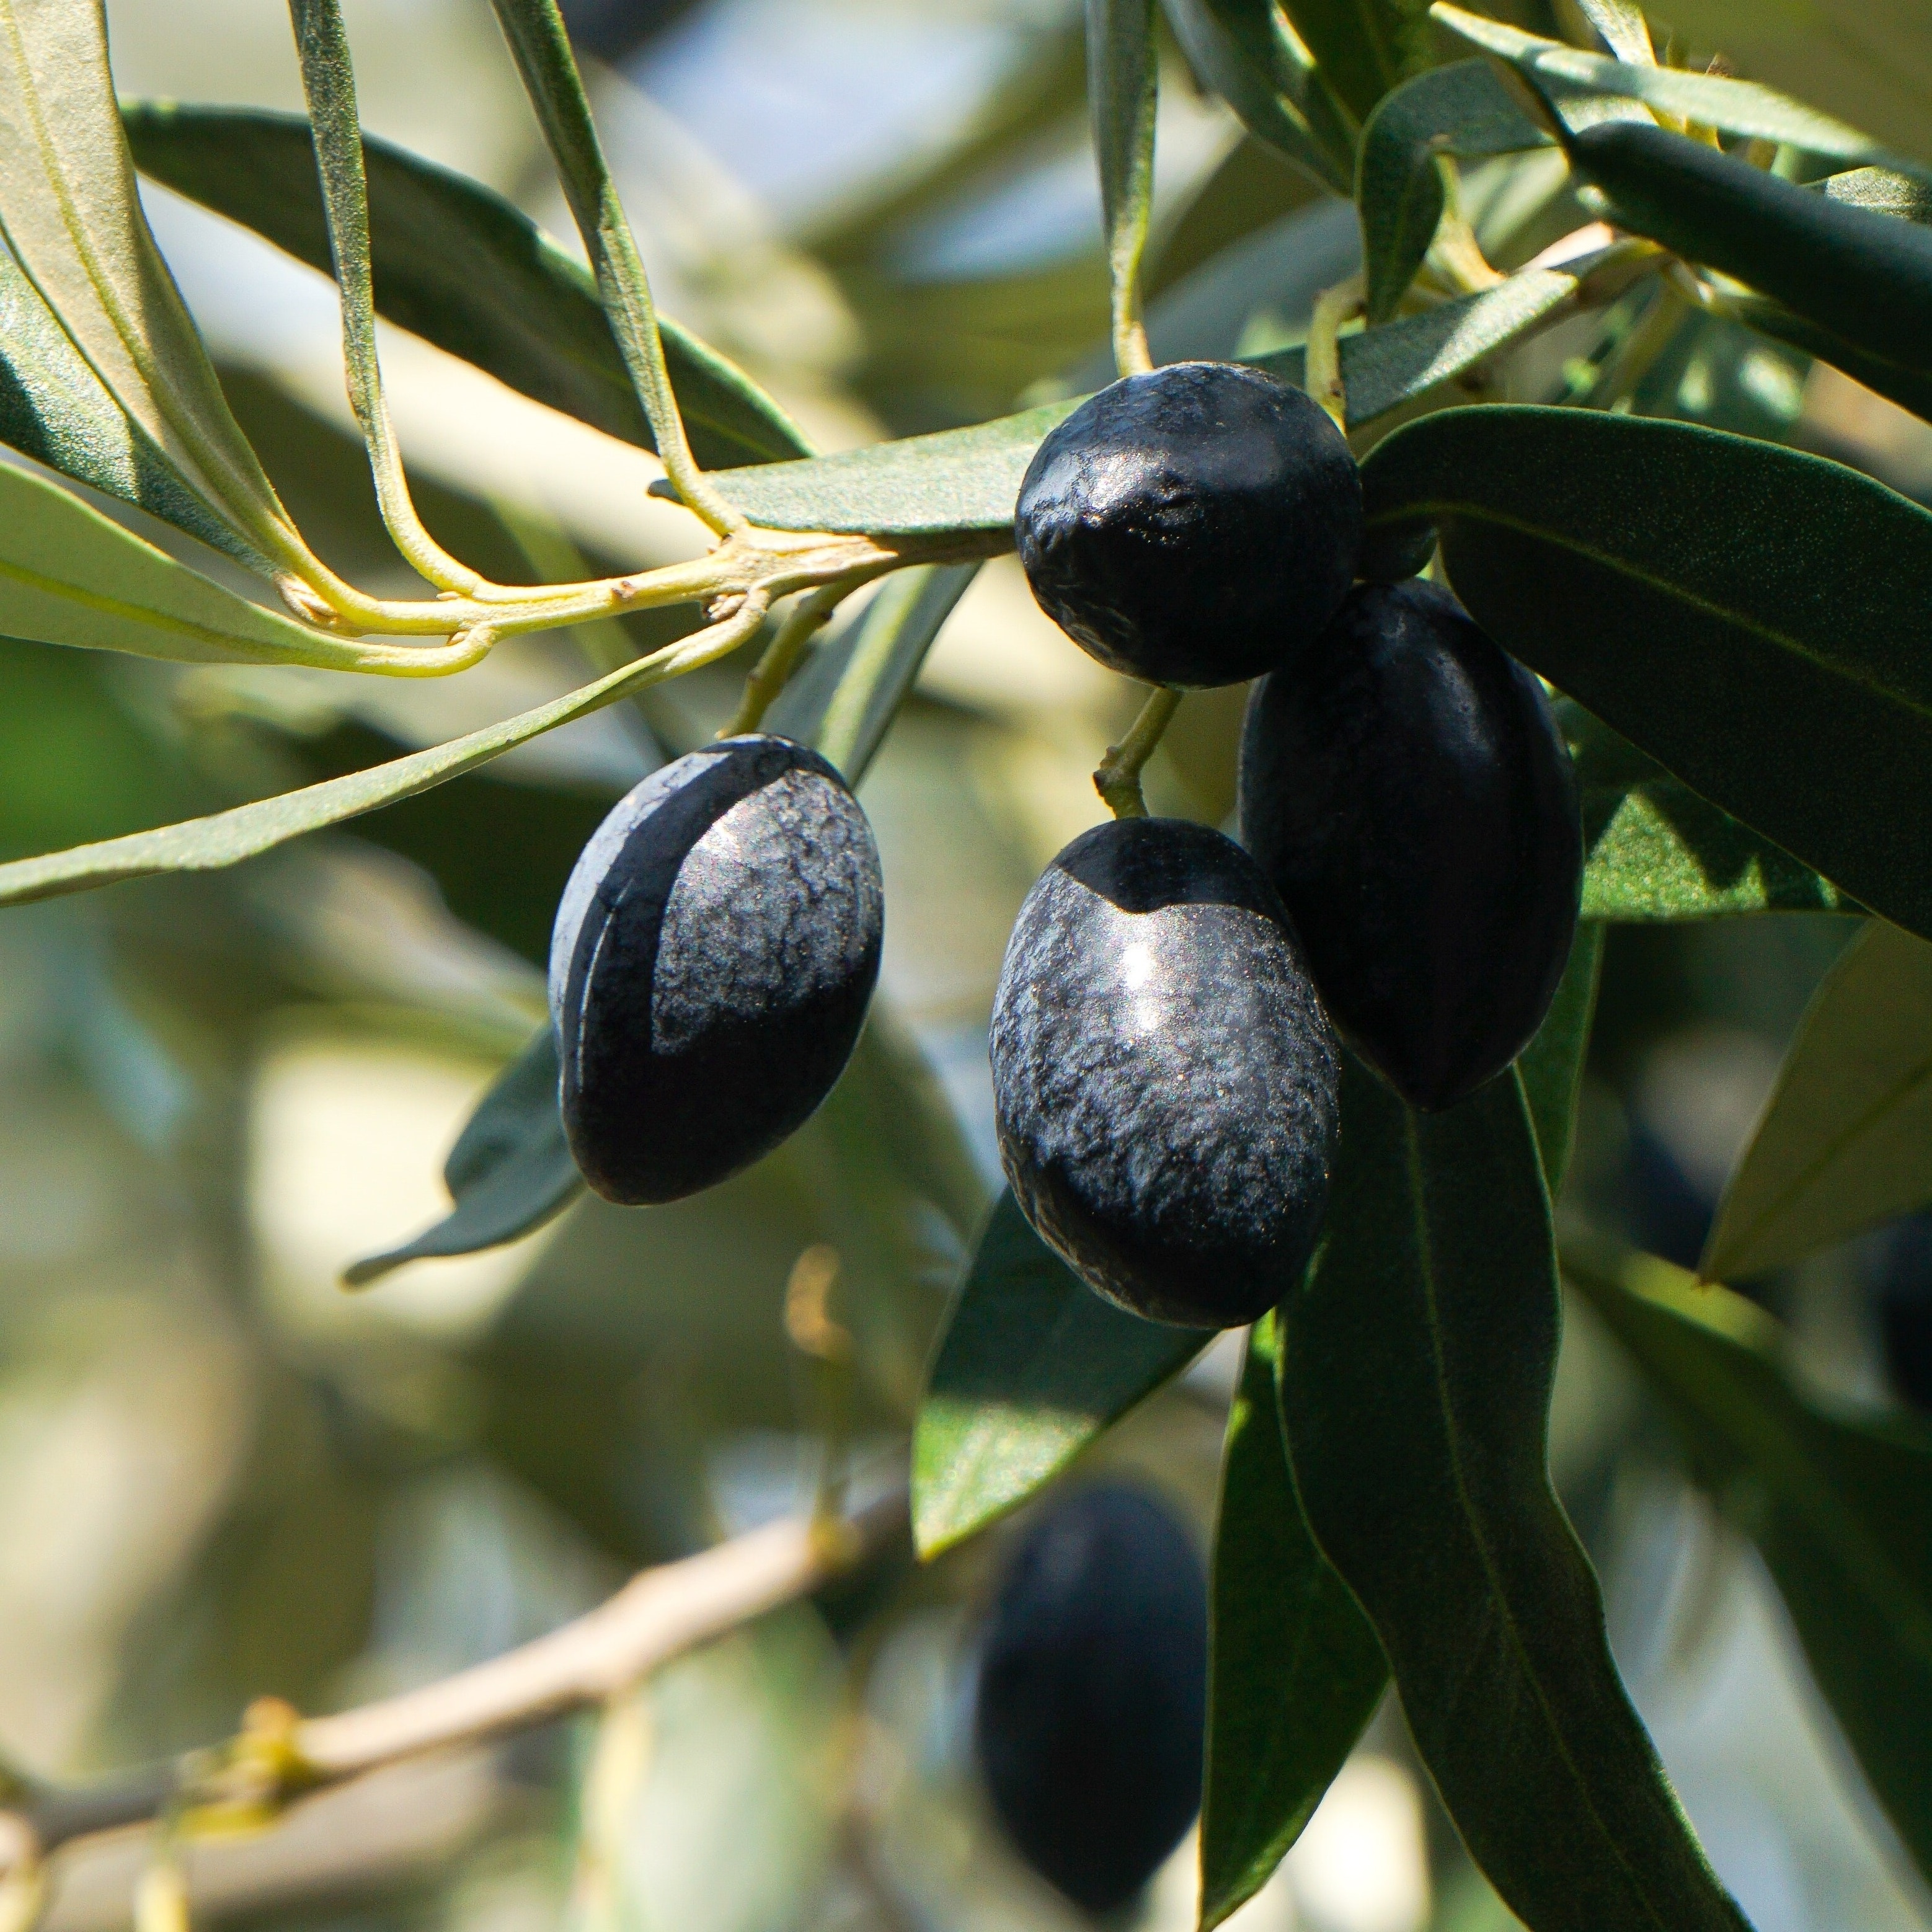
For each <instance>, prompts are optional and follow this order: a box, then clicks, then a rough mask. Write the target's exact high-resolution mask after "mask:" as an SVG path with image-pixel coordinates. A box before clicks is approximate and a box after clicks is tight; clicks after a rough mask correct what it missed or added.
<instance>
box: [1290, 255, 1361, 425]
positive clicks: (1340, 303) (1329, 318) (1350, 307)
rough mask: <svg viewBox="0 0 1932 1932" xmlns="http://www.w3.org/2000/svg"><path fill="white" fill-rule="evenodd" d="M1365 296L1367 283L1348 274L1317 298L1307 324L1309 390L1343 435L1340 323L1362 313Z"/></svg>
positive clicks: (1344, 409)
mask: <svg viewBox="0 0 1932 1932" xmlns="http://www.w3.org/2000/svg"><path fill="white" fill-rule="evenodd" d="M1366 300H1367V284H1366V283H1365V282H1364V280H1363V278H1362V277H1361V275H1351V276H1350V277H1349V279H1348V280H1347V281H1346V282H1338V283H1337V284H1336V285H1335V286H1334V287H1333V288H1332V289H1325V290H1322V293H1321V294H1320V295H1319V296H1316V299H1315V313H1314V314H1313V317H1310V320H1309V324H1308V349H1307V362H1306V364H1305V365H1304V367H1305V371H1306V378H1307V384H1308V393H1309V394H1310V395H1311V396H1313V398H1315V400H1316V401H1317V402H1318V403H1319V404H1321V405H1322V407H1323V408H1324V409H1325V410H1327V411H1328V413H1329V414H1330V415H1331V416H1333V417H1334V419H1335V427H1336V428H1337V429H1339V430H1340V431H1342V432H1343V434H1344V435H1346V434H1348V429H1349V398H1348V393H1347V392H1346V390H1345V389H1343V386H1342V325H1343V323H1345V322H1348V321H1349V320H1352V319H1353V318H1354V317H1356V316H1358V315H1359V314H1361V311H1362V305H1363V303H1364V302H1365V301H1366Z"/></svg>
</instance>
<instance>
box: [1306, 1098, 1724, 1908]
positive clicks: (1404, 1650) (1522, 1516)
mask: <svg viewBox="0 0 1932 1932" xmlns="http://www.w3.org/2000/svg"><path fill="white" fill-rule="evenodd" d="M1283 1324H1284V1328H1283V1349H1282V1369H1281V1394H1282V1408H1283V1416H1284V1418H1285V1420H1286V1428H1287V1438H1288V1447H1289V1459H1290V1461H1291V1463H1292V1466H1293V1469H1294V1471H1295V1487H1296V1488H1297V1490H1298V1492H1299V1493H1300V1495H1301V1499H1302V1504H1303V1506H1304V1508H1305V1509H1306V1511H1307V1514H1308V1520H1309V1522H1310V1524H1311V1526H1313V1529H1314V1532H1315V1534H1316V1538H1317V1539H1318V1541H1319V1542H1320V1544H1321V1546H1322V1549H1323V1550H1324V1551H1325V1553H1327V1555H1328V1559H1329V1561H1330V1562H1331V1563H1333V1564H1334V1566H1335V1568H1337V1570H1338V1571H1340V1573H1341V1574H1342V1575H1343V1577H1345V1578H1346V1580H1347V1581H1348V1583H1349V1586H1351V1588H1352V1589H1353V1590H1354V1592H1355V1595H1356V1596H1357V1598H1358V1599H1359V1600H1360V1601H1361V1604H1362V1607H1363V1608H1364V1610H1366V1611H1367V1613H1368V1616H1369V1618H1370V1621H1371V1622H1373V1624H1374V1625H1375V1628H1376V1633H1377V1634H1378V1635H1379V1637H1380V1638H1381V1640H1382V1649H1383V1651H1384V1652H1385V1654H1386V1655H1387V1656H1388V1660H1389V1664H1390V1667H1391V1670H1392V1671H1393V1673H1394V1676H1395V1681H1396V1685H1397V1689H1398V1690H1399V1691H1400V1693H1401V1694H1402V1700H1403V1709H1404V1711H1405V1712H1406V1713H1407V1715H1408V1718H1409V1729H1410V1731H1411V1732H1412V1734H1413V1736H1414V1737H1415V1742H1416V1747H1417V1749H1418V1751H1419V1752H1420V1753H1421V1757H1422V1759H1423V1761H1424V1763H1425V1764H1427V1766H1428V1767H1429V1770H1430V1775H1432V1776H1433V1778H1434V1780H1435V1781H1436V1789H1437V1790H1439V1792H1440V1793H1442V1799H1443V1802H1444V1803H1445V1805H1447V1806H1448V1810H1449V1813H1450V1815H1451V1817H1453V1818H1454V1820H1455V1822H1456V1826H1457V1829H1458V1830H1459V1831H1460V1832H1461V1834H1462V1835H1463V1842H1464V1843H1466V1845H1467V1846H1469V1850H1470V1852H1471V1853H1472V1855H1473V1856H1474V1858H1475V1860H1476V1862H1477V1863H1478V1864H1479V1865H1480V1866H1481V1867H1482V1869H1483V1870H1484V1873H1487V1876H1488V1877H1489V1879H1490V1882H1491V1883H1492V1884H1493V1885H1495V1887H1496V1890H1497V1891H1498V1892H1499V1893H1500V1894H1502V1897H1503V1899H1504V1900H1505V1902H1506V1903H1508V1906H1510V1909H1511V1910H1512V1911H1513V1912H1515V1913H1516V1915H1517V1917H1518V1918H1520V1919H1522V1920H1523V1922H1524V1923H1525V1924H1528V1925H1533V1926H1535V1927H1538V1932H1621V1928H1625V1927H1628V1928H1631V1932H1637V1928H1643V1932H1656V1928H1657V1927H1660V1926H1665V1925H1668V1926H1670V1927H1674V1928H1679V1932H1688V1928H1691V1927H1712V1928H1722V1932H1742V1927H1745V1923H1746V1921H1745V1918H1744V1917H1743V1915H1742V1913H1741V1912H1739V1910H1738V1909H1737V1907H1736V1905H1735V1904H1733V1903H1732V1901H1731V1900H1730V1897H1729V1896H1728V1895H1727V1894H1726V1892H1725V1891H1724V1888H1723V1886H1722V1885H1720V1884H1719V1883H1718V1880H1717V1879H1716V1878H1715V1876H1714V1875H1713V1874H1712V1871H1711V1869H1710V1867H1709V1864H1707V1863H1706V1861H1705V1859H1704V1857H1703V1852H1702V1851H1701V1850H1700V1847H1699V1846H1698V1844H1697V1840H1696V1838H1695V1837H1694V1835H1692V1833H1691V1829H1690V1826H1689V1825H1688V1823H1687V1822H1686V1821H1685V1817H1684V1816H1683V1814H1682V1811H1681V1810H1680V1809H1679V1806H1678V1804H1677V1801H1676V1796H1675V1794H1674V1793H1673V1791H1672V1790H1671V1788H1670V1783H1669V1781H1668V1780H1667V1778H1666V1777H1665V1775H1664V1770H1663V1767H1662V1766H1661V1765H1660V1764H1659V1763H1658V1759H1657V1754H1656V1752H1655V1749H1654V1748H1652V1745H1651V1742H1650V1739H1649V1736H1647V1734H1646V1732H1645V1730H1644V1728H1643V1724H1642V1723H1641V1721H1640V1720H1639V1718H1638V1717H1637V1713H1636V1712H1635V1711H1634V1709H1632V1708H1631V1703H1630V1700H1629V1699H1628V1697H1627V1696H1626V1694H1625V1691H1624V1688H1623V1685H1622V1682H1621V1681H1620V1680H1619V1677H1618V1676H1617V1671H1616V1665H1615V1664H1614V1663H1613V1661H1611V1658H1610V1647H1609V1645H1608V1643H1607V1641H1606V1640H1605V1637H1604V1613H1603V1604H1602V1601H1601V1598H1600V1597H1599V1595H1598V1589H1597V1582H1596V1578H1595V1575H1594V1574H1592V1571H1591V1568H1590V1565H1589V1559H1588V1558H1587V1557H1586V1556H1585V1555H1584V1553H1583V1550H1582V1547H1580V1545H1579V1544H1578V1543H1577V1538H1576V1535H1575V1532H1574V1531H1573V1530H1572V1529H1571V1527H1570V1524H1569V1523H1568V1520H1567V1519H1566V1518H1565V1516H1564V1514H1563V1511H1562V1505H1560V1504H1559V1502H1557V1500H1556V1493H1555V1492H1554V1491H1553V1490H1552V1489H1551V1487H1550V1475H1549V1469H1548V1463H1547V1432H1548V1419H1549V1407H1550V1391H1551V1388H1552V1386H1553V1381H1554V1377H1555V1373H1556V1349H1557V1339H1558V1329H1559V1315H1558V1302H1557V1292H1556V1255H1555V1250H1554V1247H1553V1241H1552V1238H1551V1233H1550V1210H1549V1204H1548V1200H1547V1196H1546V1195H1545V1193H1544V1183H1543V1175H1542V1170H1541V1166H1540V1164H1539V1161H1538V1153H1537V1147H1536V1142H1535V1136H1534V1133H1533V1131H1532V1127H1531V1123H1530V1118H1529V1110H1528V1109H1527V1107H1526V1105H1525V1103H1524V1100H1523V1090H1522V1088H1521V1085H1520V1083H1519V1082H1518V1081H1517V1079H1516V1077H1515V1076H1514V1074H1510V1075H1508V1076H1505V1077H1504V1078H1502V1079H1497V1080H1494V1081H1492V1082H1490V1084H1489V1085H1487V1086H1486V1087H1484V1088H1481V1089H1480V1090H1479V1091H1478V1092H1477V1093H1476V1094H1474V1095H1473V1096H1472V1097H1471V1098H1470V1099H1469V1100H1466V1101H1465V1102H1463V1103H1462V1105H1461V1106H1457V1107H1455V1108H1453V1109H1451V1110H1449V1111H1448V1112H1446V1113H1442V1114H1433V1115H1431V1114H1418V1113H1415V1112H1412V1110H1411V1109H1409V1108H1407V1107H1406V1106H1404V1105H1403V1103H1402V1102H1401V1101H1400V1100H1397V1098H1396V1097H1394V1095H1393V1094H1391V1093H1390V1092H1389V1091H1388V1089H1387V1088H1385V1087H1383V1086H1382V1085H1381V1083H1380V1082H1379V1081H1377V1080H1376V1079H1375V1077H1374V1076H1373V1075H1371V1074H1370V1073H1367V1071H1366V1070H1364V1068H1363V1067H1361V1064H1360V1063H1359V1062H1357V1061H1353V1060H1351V1061H1349V1063H1348V1064H1347V1066H1346V1069H1345V1071H1344V1073H1343V1100H1342V1140H1341V1146H1340V1152H1339V1154H1338V1157H1337V1163H1336V1174H1335V1183H1334V1193H1333V1195H1332V1196H1331V1199H1330V1202H1329V1208H1328V1223H1327V1226H1326V1228H1325V1231H1324V1233H1323V1235H1322V1244H1321V1246H1320V1247H1319V1249H1318V1250H1317V1252H1316V1259H1315V1261H1314V1263H1313V1266H1312V1267H1311V1268H1310V1271H1309V1273H1308V1275H1307V1279H1306V1280H1305V1281H1304V1283H1303V1284H1302V1286H1301V1287H1300V1288H1299V1289H1297V1290H1296V1291H1295V1292H1294V1293H1292V1295H1290V1296H1289V1298H1288V1300H1287V1301H1286V1302H1285V1303H1284V1304H1283Z"/></svg>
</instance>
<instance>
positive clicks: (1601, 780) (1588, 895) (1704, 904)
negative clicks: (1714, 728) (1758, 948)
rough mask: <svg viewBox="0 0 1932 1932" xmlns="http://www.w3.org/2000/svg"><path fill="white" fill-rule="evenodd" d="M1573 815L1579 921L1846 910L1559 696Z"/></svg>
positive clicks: (1834, 895)
mask: <svg viewBox="0 0 1932 1932" xmlns="http://www.w3.org/2000/svg"><path fill="white" fill-rule="evenodd" d="M1556 715H1557V719H1558V722H1559V724H1561V726H1562V730H1563V735H1564V736H1565V739H1567V740H1568V743H1569V746H1570V754H1571V757H1572V758H1573V759H1574V760H1575V763H1576V767H1577V791H1578V793H1579V795H1580V799H1581V802H1582V805H1583V847H1584V852H1585V858H1584V862H1583V916H1584V918H1585V919H1603V920H1606V921H1610V922H1617V923H1623V922H1632V921H1642V920H1649V919H1714V918H1718V917H1720V916H1724V915H1726V914H1729V913H1754V912H1840V911H1844V910H1856V907H1855V906H1853V905H1852V902H1851V901H1849V900H1848V899H1847V898H1846V897H1845V895H1844V894H1843V893H1842V892H1840V891H1839V890H1838V888H1837V887H1836V886H1834V885H1832V884H1831V883H1829V881H1828V880H1824V879H1821V878H1820V877H1819V876H1818V874H1817V873H1816V872H1814V871H1812V869H1811V867H1810V866H1808V865H1801V864H1800V863H1799V861H1798V860H1797V859H1794V858H1793V857H1792V856H1791V854H1790V853H1789V852H1787V851H1785V850H1784V849H1783V848H1782V847H1779V846H1777V845H1774V844H1772V842H1771V841H1770V840H1769V839H1768V838H1760V837H1759V836H1758V835H1757V833H1756V832H1751V831H1749V830H1748V829H1746V828H1745V826H1742V825H1740V824H1739V823H1738V821H1737V820H1736V819H1735V818H1733V817H1730V816H1729V815H1727V814H1726V813H1724V812H1721V811H1719V810H1718V808H1717V807H1716V806H1715V805H1713V804H1712V803H1711V802H1710V801H1709V799H1704V798H1700V797H1699V796H1698V795H1697V793H1695V792H1694V791H1693V790H1691V787H1689V786H1688V785H1687V784H1685V783H1684V782H1683V781H1682V779H1680V778H1673V777H1672V776H1671V775H1670V773H1669V772H1667V771H1666V770H1665V769H1664V767H1663V766H1661V765H1660V764H1659V763H1658V762H1657V761H1656V760H1655V759H1654V758H1647V757H1645V756H1644V754H1643V753H1642V752H1641V751H1639V750H1638V749H1637V747H1636V746H1635V745H1633V744H1632V743H1631V742H1630V740H1629V739H1627V738H1624V737H1621V736H1619V735H1618V733H1616V732H1614V731H1613V730H1611V729H1610V727H1609V726H1608V725H1607V724H1604V721H1602V720H1601V718H1593V717H1592V715H1590V713H1589V712H1587V711H1586V710H1585V709H1583V706H1581V705H1580V704H1578V703H1574V701H1573V700H1570V699H1568V698H1565V699H1564V700H1562V701H1561V702H1560V703H1559V704H1558V706H1557V707H1556Z"/></svg>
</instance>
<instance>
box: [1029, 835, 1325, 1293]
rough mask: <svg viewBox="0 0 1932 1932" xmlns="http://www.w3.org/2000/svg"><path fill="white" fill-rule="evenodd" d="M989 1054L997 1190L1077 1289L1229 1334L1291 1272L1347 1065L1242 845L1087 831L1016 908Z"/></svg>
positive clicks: (1311, 1232) (1320, 1195)
mask: <svg viewBox="0 0 1932 1932" xmlns="http://www.w3.org/2000/svg"><path fill="white" fill-rule="evenodd" d="M992 1062H993V1103H994V1117H995V1124H996V1125H997V1127H998V1132H999V1139H1000V1156H1001V1160H1002V1161H1003V1162H1004V1165H1005V1167H1006V1170H1007V1179H1008V1180H1009V1181H1011V1182H1012V1183H1013V1193H1014V1196H1015V1197H1016V1199H1017V1200H1018V1201H1019V1205H1020V1206H1021V1208H1022V1209H1023V1210H1024V1211H1025V1214H1026V1217H1027V1219H1028V1220H1029V1221H1031V1223H1033V1225H1034V1228H1035V1229H1036V1230H1037V1232H1039V1234H1040V1237H1041V1238H1042V1239H1043V1241H1046V1243H1047V1244H1049V1246H1050V1247H1053V1248H1055V1249H1056V1250H1058V1252H1059V1253H1061V1255H1062V1256H1064V1257H1065V1259H1066V1260H1067V1262H1068V1264H1069V1265H1070V1266H1071V1267H1072V1268H1073V1269H1074V1270H1075V1271H1076V1273H1077V1274H1079V1276H1080V1277H1081V1279H1082V1280H1084V1281H1085V1283H1087V1284H1088V1286H1089V1287H1091V1288H1092V1289H1095V1290H1097V1292H1099V1293H1100V1294H1102V1295H1105V1296H1106V1298H1108V1299H1109V1301H1114V1302H1117V1303H1118V1304H1119V1305H1120V1306H1121V1307H1123V1308H1125V1309H1127V1310H1130V1311H1131V1312H1132V1313H1135V1314H1136V1315H1143V1316H1148V1317H1149V1318H1151V1319H1153V1320H1154V1321H1157V1322H1174V1323H1176V1324H1178V1325H1181V1326H1183V1327H1189V1328H1232V1327H1234V1326H1235V1325H1238V1324H1239V1323H1241V1322H1252V1321H1253V1320H1254V1319H1255V1318H1256V1316H1259V1315H1260V1314H1261V1313H1262V1312H1263V1311H1264V1310H1266V1309H1268V1308H1271V1307H1273V1306H1274V1304H1275V1303H1276V1302H1277V1301H1280V1299H1281V1298H1282V1296H1283V1295H1285V1294H1286V1292H1287V1291H1288V1289H1289V1288H1290V1287H1291V1286H1292V1285H1293V1283H1295V1280H1298V1278H1299V1277H1300V1275H1301V1270H1302V1267H1303V1265H1304V1263H1305V1262H1306V1261H1307V1259H1308V1256H1309V1253H1310V1250H1311V1249H1312V1248H1313V1246H1314V1243H1315V1237H1316V1232H1317V1231H1318V1229H1319V1227H1320V1225H1321V1221H1322V1210H1323V1208H1324V1207H1325V1205H1326V1203H1327V1200H1328V1172H1329V1164H1330V1155H1331V1151H1332V1148H1333V1147H1334V1136H1335V1121H1336V1112H1337V1082H1338V1079H1339V1077H1340V1073H1339V1067H1340V1063H1339V1061H1338V1058H1337V1052H1336V1047H1335V1041H1334V1035H1333V1034H1331V1032H1330V1031H1329V1028H1328V1019H1327V1018H1326V1016H1325V1015H1324V1014H1323V1013H1322V1006H1321V1003H1320V1001H1319V1000H1317V998H1316V995H1315V989H1314V988H1313V986H1312V985H1311V984H1310V981H1309V978H1308V974H1307V970H1306V969H1305V968H1304V965H1303V964H1302V959H1301V951H1300V949H1299V948H1298V947H1297V946H1296V944H1295V938H1294V935H1293V934H1292V932H1291V931H1290V929H1289V925H1288V922H1287V920H1286V918H1285V917H1284V916H1283V912H1282V907H1281V901H1280V899H1279V898H1277V896H1276V894H1275V892H1274V888H1273V887H1272V886H1270V885H1269V884H1268V881H1267V880H1266V879H1265V878H1264V877H1262V874H1261V871H1260V869H1259V867H1257V866H1256V864H1255V862H1254V861H1253V859H1250V857H1249V856H1248V855H1247V853H1245V852H1244V851H1243V850H1241V847H1239V846H1238V845H1236V844H1235V843H1234V842H1233V841H1232V840H1230V839H1227V838H1223V837H1222V835H1220V832H1215V831H1213V830H1211V829H1209V828H1208V826H1205V825H1192V824H1189V823H1185V822H1184V821H1183V820H1179V819H1172V818H1131V819H1121V820H1115V821H1114V822H1112V823H1109V824H1106V825H1100V826H1095V827H1094V829H1093V830H1091V832H1082V834H1081V835H1080V836H1079V838H1076V839H1075V840H1074V841H1073V843H1072V844H1070V845H1069V846H1068V847H1067V849H1066V850H1064V852H1062V853H1061V854H1060V856H1059V857H1058V858H1057V859H1055V860H1054V862H1053V863H1052V865H1050V866H1049V867H1048V868H1047V869H1046V872H1045V874H1043V876H1042V877H1041V878H1040V880H1039V881H1038V883H1036V884H1035V886H1034V889H1033V890H1032V891H1031V892H1029V893H1028V895H1027V898H1026V902H1025V904H1024V905H1022V907H1021V908H1020V915H1019V919H1018V920H1017V921H1016V923H1015V925H1014V927H1013V937H1012V938H1011V939H1010V941H1008V942H1007V957H1006V963H1005V965H1004V967H1003V968H1001V974H1000V985H999V990H998V993H997V995H995V1000H994V1005H993V1027H992Z"/></svg>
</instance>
